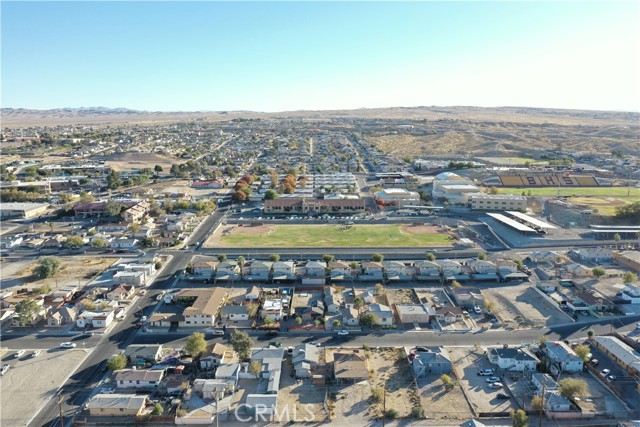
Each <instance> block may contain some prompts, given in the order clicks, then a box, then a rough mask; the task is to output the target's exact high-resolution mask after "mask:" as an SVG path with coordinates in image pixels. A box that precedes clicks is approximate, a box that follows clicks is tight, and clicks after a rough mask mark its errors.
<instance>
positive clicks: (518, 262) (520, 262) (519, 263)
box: [513, 259, 524, 271]
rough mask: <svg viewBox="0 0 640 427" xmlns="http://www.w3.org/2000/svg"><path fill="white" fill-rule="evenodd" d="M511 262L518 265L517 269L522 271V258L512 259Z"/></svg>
mask: <svg viewBox="0 0 640 427" xmlns="http://www.w3.org/2000/svg"><path fill="white" fill-rule="evenodd" d="M513 262H515V263H516V265H517V266H518V271H522V267H523V265H524V264H522V260H521V259H514V260H513Z"/></svg>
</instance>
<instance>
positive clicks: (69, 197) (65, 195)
mask: <svg viewBox="0 0 640 427" xmlns="http://www.w3.org/2000/svg"><path fill="white" fill-rule="evenodd" d="M58 200H59V201H60V204H62V205H66V204H67V203H71V201H72V200H73V196H72V195H71V194H68V193H62V194H61V195H60V196H58Z"/></svg>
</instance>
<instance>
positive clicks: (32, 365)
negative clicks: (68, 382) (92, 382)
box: [0, 348, 86, 426]
mask: <svg viewBox="0 0 640 427" xmlns="http://www.w3.org/2000/svg"><path fill="white" fill-rule="evenodd" d="M16 351H17V350H7V349H2V364H3V365H6V364H8V365H10V366H11V367H10V368H9V370H8V371H7V372H6V373H5V374H4V376H2V381H1V383H2V386H1V390H0V391H1V394H2V399H1V401H2V403H1V406H0V408H1V409H2V412H1V414H2V415H1V418H0V424H2V425H3V426H18V425H25V424H26V423H27V421H28V420H29V418H31V417H32V416H33V415H34V413H35V410H36V409H37V408H40V406H41V405H42V404H43V403H44V401H45V399H47V398H49V397H51V396H53V395H54V394H55V392H56V391H57V390H58V387H59V386H60V384H62V383H63V380H64V379H65V378H66V377H67V376H68V375H69V374H70V373H71V372H72V371H73V370H74V369H75V368H76V367H78V365H80V362H81V360H82V359H83V358H84V357H85V354H86V353H85V351H84V350H82V349H75V350H66V349H62V348H53V349H49V350H42V351H41V353H40V354H39V355H38V356H36V357H33V351H34V350H32V349H25V354H24V355H23V356H22V357H20V358H16V356H15V354H16ZM54 367H55V368H54ZM26 408H29V410H26Z"/></svg>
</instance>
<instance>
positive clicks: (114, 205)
mask: <svg viewBox="0 0 640 427" xmlns="http://www.w3.org/2000/svg"><path fill="white" fill-rule="evenodd" d="M122 206H123V205H122V204H120V203H118V202H116V201H115V200H109V201H108V202H107V203H106V204H105V206H104V214H105V215H107V216H118V215H120V212H122Z"/></svg>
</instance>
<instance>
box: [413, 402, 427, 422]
mask: <svg viewBox="0 0 640 427" xmlns="http://www.w3.org/2000/svg"><path fill="white" fill-rule="evenodd" d="M411 416H412V417H413V418H418V419H423V418H424V408H423V407H422V406H420V405H417V406H414V407H413V408H411Z"/></svg>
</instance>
